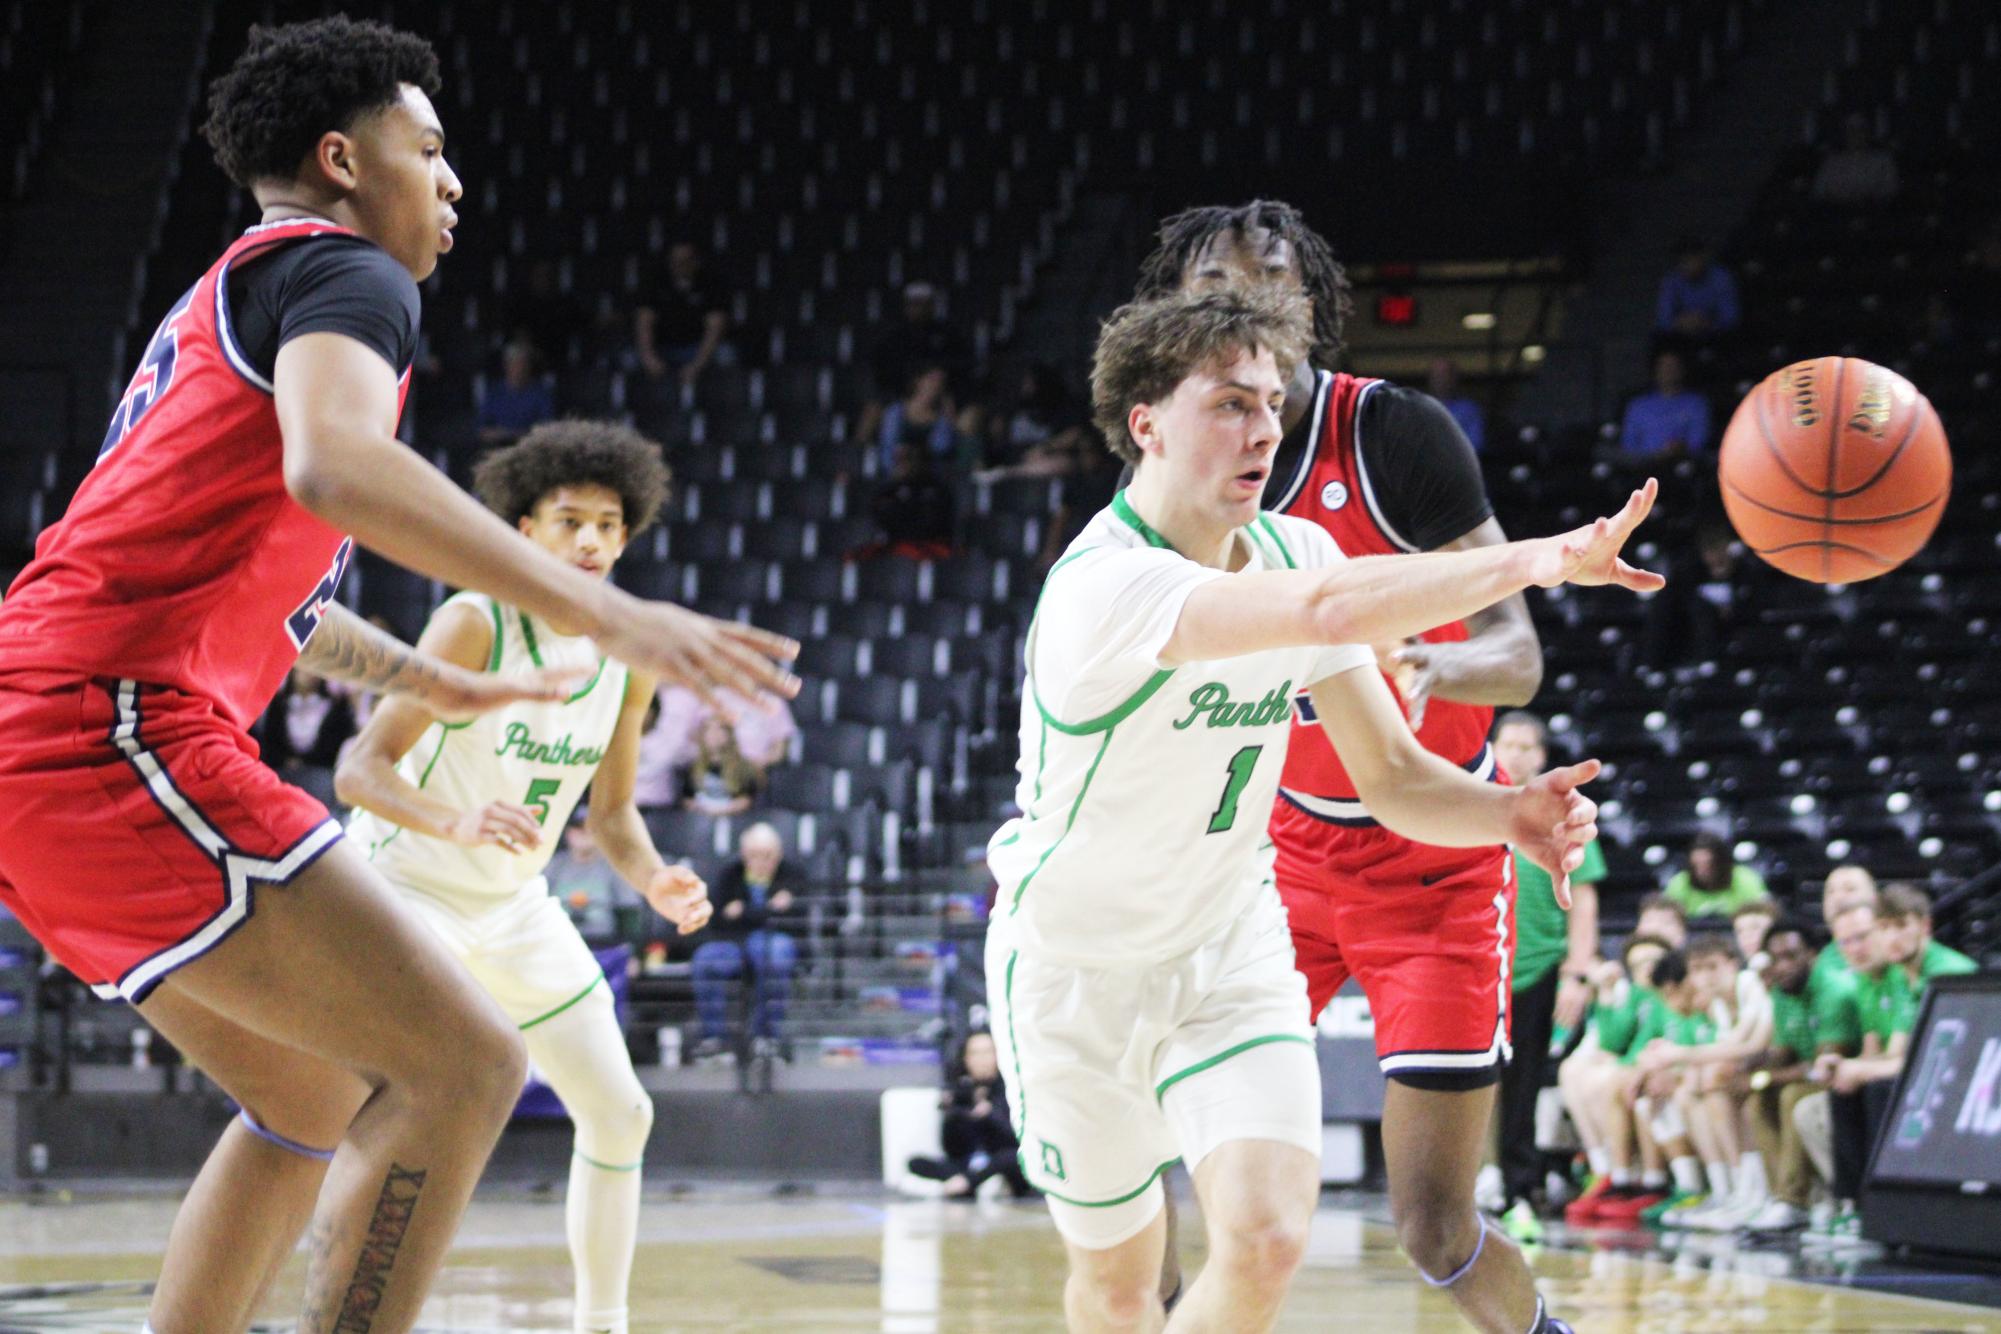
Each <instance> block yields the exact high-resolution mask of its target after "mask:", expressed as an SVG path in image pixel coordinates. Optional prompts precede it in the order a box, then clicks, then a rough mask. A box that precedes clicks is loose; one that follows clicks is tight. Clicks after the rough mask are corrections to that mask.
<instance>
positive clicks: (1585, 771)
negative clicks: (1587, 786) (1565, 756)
mask: <svg viewBox="0 0 2001 1334" xmlns="http://www.w3.org/2000/svg"><path fill="white" fill-rule="evenodd" d="M1603 767H1604V766H1603V765H1601V764H1599V763H1598V761H1596V760H1581V761H1579V762H1578V763H1576V764H1563V765H1558V766H1557V767H1556V768H1554V769H1551V770H1550V771H1549V773H1548V775H1547V778H1548V780H1549V790H1550V791H1552V792H1554V793H1556V794H1557V795H1559V796H1568V795H1569V794H1571V793H1572V792H1575V791H1576V790H1577V788H1578V787H1579V785H1581V784H1584V783H1588V782H1590V781H1591V780H1592V779H1594V778H1596V777H1597V776H1598V771H1599V770H1600V769H1601V768H1603Z"/></svg>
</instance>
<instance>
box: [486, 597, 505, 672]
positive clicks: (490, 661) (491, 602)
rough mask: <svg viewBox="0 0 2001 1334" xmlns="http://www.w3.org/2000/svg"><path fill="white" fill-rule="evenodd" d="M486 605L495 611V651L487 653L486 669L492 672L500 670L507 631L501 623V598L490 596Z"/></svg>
mask: <svg viewBox="0 0 2001 1334" xmlns="http://www.w3.org/2000/svg"><path fill="white" fill-rule="evenodd" d="M486 606H487V610H488V611H491V612H492V613H493V651H492V652H490V653H488V654H487V655H486V670H487V671H488V672H489V673H491V672H497V671H499V670H500V646H501V645H502V644H503V643H505V642H506V631H505V630H504V629H503V628H502V627H501V623H500V601H499V599H497V598H488V599H487V600H486Z"/></svg>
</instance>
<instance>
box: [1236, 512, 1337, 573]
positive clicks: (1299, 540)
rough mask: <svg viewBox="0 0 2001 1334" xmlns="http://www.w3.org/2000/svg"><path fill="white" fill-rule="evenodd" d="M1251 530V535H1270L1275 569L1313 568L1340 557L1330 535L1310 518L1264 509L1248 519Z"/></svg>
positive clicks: (1330, 563) (1327, 563)
mask: <svg viewBox="0 0 2001 1334" xmlns="http://www.w3.org/2000/svg"><path fill="white" fill-rule="evenodd" d="M1251 531H1252V535H1253V536H1254V537H1255V536H1259V535H1263V536H1268V537H1270V538H1271V539H1272V545H1273V546H1274V547H1275V548H1276V551H1275V553H1274V554H1276V555H1277V556H1278V558H1279V559H1278V560H1277V561H1276V562H1274V565H1275V567H1276V568H1278V569H1299V570H1313V569H1318V568H1320V567H1321V566H1323V565H1332V564H1333V563H1334V562H1336V561H1338V560H1340V559H1342V554H1341V548H1340V547H1339V546H1337V545H1335V542H1334V538H1333V537H1332V535H1330V534H1329V533H1328V531H1327V530H1326V529H1325V528H1323V527H1321V526H1320V525H1319V524H1317V523H1315V522H1313V520H1311V519H1303V518H1300V517H1298V516H1297V515H1293V514H1278V513H1273V512H1271V511H1266V512H1265V513H1263V514H1261V515H1259V516H1258V518H1257V519H1256V520H1255V521H1254V522H1253V523H1252V525H1251Z"/></svg>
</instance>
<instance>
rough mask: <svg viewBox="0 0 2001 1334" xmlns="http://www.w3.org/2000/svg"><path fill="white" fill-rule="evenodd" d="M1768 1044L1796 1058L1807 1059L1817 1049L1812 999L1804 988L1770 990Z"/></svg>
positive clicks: (1818, 1044)
mask: <svg viewBox="0 0 2001 1334" xmlns="http://www.w3.org/2000/svg"><path fill="white" fill-rule="evenodd" d="M1772 1046H1773V1047H1775V1048H1777V1049H1778V1050H1780V1051H1786V1052H1791V1053H1792V1056H1793V1059H1794V1060H1796V1061H1810V1060H1812V1059H1813V1058H1814V1053H1815V1052H1817V1051H1819V1049H1820V1041H1819V1039H1818V1038H1817V1037H1816V1036H1815V1031H1814V1022H1813V1003H1812V1001H1811V1000H1810V999H1809V997H1808V995H1807V993H1806V992H1805V991H1801V993H1800V994H1799V995H1797V996H1796V995H1794V994H1793V993H1792V992H1790V991H1777V990H1775V991H1773V992H1772Z"/></svg>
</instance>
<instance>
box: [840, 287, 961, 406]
mask: <svg viewBox="0 0 2001 1334" xmlns="http://www.w3.org/2000/svg"><path fill="white" fill-rule="evenodd" d="M925 366H941V367H943V368H944V370H945V376H946V378H947V380H948V381H953V382H955V383H957V384H958V385H960V386H962V387H963V385H964V384H965V383H966V382H967V381H968V380H970V379H971V377H972V370H973V355H972V346H971V344H969V343H967V342H966V340H965V338H964V337H963V336H962V335H961V334H960V333H959V331H958V330H956V329H954V328H952V326H951V325H949V324H947V323H946V322H945V320H944V319H943V318H942V317H941V315H940V313H939V309H938V289H937V288H935V287H933V286H932V285H931V284H930V283H927V282H913V283H911V284H909V285H908V286H906V287H905V288H904V289H903V320H902V322H901V323H900V324H898V325H897V326H896V327H895V328H894V329H891V330H890V331H889V332H888V333H886V334H884V335H883V336H882V338H881V339H880V340H879V341H878V342H877V343H876V345H875V350H874V352H873V353H872V354H871V355H870V357H869V372H870V375H871V378H872V379H873V380H874V381H875V383H874V386H873V388H874V393H873V395H872V397H871V398H870V400H869V402H868V403H867V404H866V405H865V406H864V407H863V409H862V413H861V417H860V419H859V420H858V422H857V423H856V429H855V435H856V438H858V439H862V440H867V439H869V438H871V437H872V436H873V435H874V434H875V432H876V427H877V425H878V423H880V421H881V420H882V414H883V411H884V409H885V407H886V406H887V405H888V403H889V402H890V400H892V399H893V398H894V397H895V396H896V395H898V394H902V393H904V392H905V391H907V390H908V389H909V387H910V382H911V379H912V378H913V377H914V376H915V375H916V374H917V372H918V371H920V370H922V369H923V368H924V367H925Z"/></svg>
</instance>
